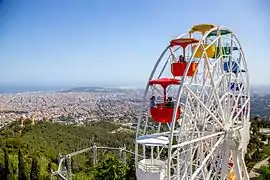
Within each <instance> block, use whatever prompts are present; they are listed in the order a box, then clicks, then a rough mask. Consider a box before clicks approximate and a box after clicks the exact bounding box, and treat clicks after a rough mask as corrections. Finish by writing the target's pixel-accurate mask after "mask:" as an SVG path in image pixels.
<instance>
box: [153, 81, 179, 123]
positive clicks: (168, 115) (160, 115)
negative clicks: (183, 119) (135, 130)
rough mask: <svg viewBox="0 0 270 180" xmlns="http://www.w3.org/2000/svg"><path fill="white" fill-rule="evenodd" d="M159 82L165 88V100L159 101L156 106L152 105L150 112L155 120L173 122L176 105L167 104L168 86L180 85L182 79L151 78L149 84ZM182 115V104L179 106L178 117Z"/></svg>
mask: <svg viewBox="0 0 270 180" xmlns="http://www.w3.org/2000/svg"><path fill="white" fill-rule="evenodd" d="M155 84H159V85H161V86H162V88H163V93H164V101H163V102H162V103H157V104H156V106H151V108H150V113H151V116H152V118H153V119H154V121H155V122H158V123H171V122H172V118H173V112H174V106H168V105H167V103H168V102H167V95H166V91H167V87H168V86H170V85H179V84H180V80H178V79H173V78H161V79H155V80H150V81H149V85H155ZM180 115H181V110H180V106H179V107H178V108H177V112H176V119H179V117H180Z"/></svg>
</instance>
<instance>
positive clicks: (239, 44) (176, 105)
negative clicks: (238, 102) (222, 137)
mask: <svg viewBox="0 0 270 180" xmlns="http://www.w3.org/2000/svg"><path fill="white" fill-rule="evenodd" d="M220 29H227V30H229V31H231V34H232V37H231V38H234V39H235V40H236V42H237V45H238V46H239V52H241V53H242V55H243V57H242V58H243V59H241V60H242V61H243V66H244V67H245V68H244V69H245V70H246V72H245V74H246V75H245V76H244V77H241V78H245V79H246V83H247V90H246V91H245V92H246V94H245V95H246V96H248V97H250V86H249V76H248V68H247V62H246V58H245V54H244V52H243V48H242V45H241V43H240V41H239V39H238V37H237V36H236V35H235V33H234V32H233V31H232V30H231V29H230V28H228V27H226V26H215V27H213V28H212V29H211V30H209V31H207V33H205V34H204V36H203V37H202V39H200V41H199V43H198V44H203V43H202V42H203V41H204V40H205V39H206V38H207V36H208V35H209V34H210V33H211V32H212V31H214V30H220ZM187 34H188V33H186V34H183V35H181V36H179V37H177V38H181V37H182V36H185V35H187ZM219 36H221V35H219ZM168 49H169V46H167V47H166V48H165V50H164V51H163V52H162V54H161V55H160V57H159V59H158V61H157V62H156V64H155V66H154V68H153V70H152V73H151V75H150V77H149V80H151V79H153V76H154V73H155V71H156V69H157V66H159V65H160V63H161V59H162V58H163V56H164V55H165V53H166V52H167V51H168ZM198 49H199V45H198V46H197V47H196V48H195V51H194V53H193V54H192V56H191V59H194V56H195V52H197V51H198ZM167 62H168V60H167V61H166V63H167ZM191 62H192V61H189V62H188V63H187V67H186V69H185V72H184V75H183V76H182V77H181V82H182V83H181V84H180V85H179V88H178V91H177V98H176V104H175V106H174V113H173V117H172V123H171V124H170V131H169V144H168V146H167V147H168V154H167V155H168V158H167V159H168V161H171V159H172V157H173V156H172V150H173V147H174V146H173V143H172V141H173V137H174V134H175V124H176V123H177V122H176V121H177V117H176V111H177V107H178V106H179V105H180V103H181V102H180V98H181V97H182V93H183V91H184V88H185V86H186V85H187V84H185V82H186V81H185V80H186V78H187V71H188V69H189V67H190V65H191ZM230 73H232V72H230ZM221 81H222V79H221ZM148 90H149V81H148V82H147V85H146V88H145V92H144V96H143V103H145V101H146V95H147V92H148ZM238 97H239V96H238ZM223 99H225V96H222V97H221V100H223ZM234 100H235V98H234ZM245 102H246V103H247V104H248V106H250V100H248V101H245ZM248 109H249V108H248ZM249 111H250V110H249ZM249 113H250V112H248V115H247V120H249V116H250V115H249ZM140 114H142V113H140ZM238 116H239V115H238ZM140 121H141V117H140V118H139V121H138V124H137V131H136V139H137V137H138V134H139V131H138V130H139V128H140V125H139V122H140ZM181 122H183V121H181ZM247 122H249V121H247ZM224 130H225V129H224ZM224 133H225V132H222V134H224ZM136 146H137V143H136ZM135 151H136V150H135ZM135 162H137V160H135ZM136 167H137V165H136ZM167 168H168V169H169V168H171V163H170V162H168V163H167ZM168 173H169V172H168ZM169 176H170V175H169ZM194 176H195V175H194Z"/></svg>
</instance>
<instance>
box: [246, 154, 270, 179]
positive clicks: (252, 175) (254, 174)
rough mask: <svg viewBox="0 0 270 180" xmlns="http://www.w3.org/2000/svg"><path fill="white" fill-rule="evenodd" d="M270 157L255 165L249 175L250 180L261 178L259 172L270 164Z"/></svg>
mask: <svg viewBox="0 0 270 180" xmlns="http://www.w3.org/2000/svg"><path fill="white" fill-rule="evenodd" d="M269 158H270V157H268V158H266V159H264V160H262V161H260V162H258V163H257V164H255V166H254V167H253V168H252V169H251V171H250V173H249V178H250V179H255V178H256V177H258V176H259V173H258V170H259V168H260V167H261V166H262V165H267V164H268V159H269Z"/></svg>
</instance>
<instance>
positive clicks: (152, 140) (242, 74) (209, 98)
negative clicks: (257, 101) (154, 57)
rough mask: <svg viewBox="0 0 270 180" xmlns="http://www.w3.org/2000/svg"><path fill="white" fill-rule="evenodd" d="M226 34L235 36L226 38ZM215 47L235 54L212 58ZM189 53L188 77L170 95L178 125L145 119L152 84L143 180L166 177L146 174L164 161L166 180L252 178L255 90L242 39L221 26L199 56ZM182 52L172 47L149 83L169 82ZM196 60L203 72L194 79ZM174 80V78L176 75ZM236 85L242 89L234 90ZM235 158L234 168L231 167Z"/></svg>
mask: <svg viewBox="0 0 270 180" xmlns="http://www.w3.org/2000/svg"><path fill="white" fill-rule="evenodd" d="M221 30H228V31H231V33H230V34H228V35H222V34H221ZM214 31H217V36H214V37H209V36H208V35H209V34H210V33H211V32H214ZM192 36H193V35H192ZM181 37H186V38H189V37H191V35H189V33H187V34H183V35H182V36H180V37H178V38H181ZM194 37H195V38H196V37H197V36H196V35H194ZM206 42H207V44H208V45H206V46H203V47H204V49H203V53H202V56H201V57H200V58H196V57H195V54H196V52H197V51H199V45H204V44H205V43H206ZM210 45H215V46H216V47H218V48H219V50H220V52H222V49H221V48H222V47H224V46H227V48H228V49H229V53H227V54H226V53H222V55H221V56H220V57H214V58H213V57H208V54H207V53H206V49H207V48H208V47H210ZM234 47H235V48H234ZM233 49H235V50H233ZM187 51H188V52H189V53H188V52H187V53H186V54H191V57H189V58H188V61H189V63H188V65H187V67H186V70H185V73H184V76H183V77H180V80H181V84H180V85H179V86H178V87H177V89H173V88H171V89H170V90H168V92H167V93H171V94H170V96H173V97H174V99H175V100H176V101H175V108H174V114H173V118H172V123H170V124H161V123H155V122H153V120H151V119H148V118H146V119H144V118H143V114H145V113H147V110H148V111H149V101H148V100H147V99H148V98H149V96H148V95H149V94H150V92H149V84H148V83H147V85H146V88H145V92H144V95H143V101H142V102H143V104H142V109H141V111H140V116H139V119H138V124H137V133H136V145H135V167H136V169H137V171H136V172H137V178H138V180H142V179H145V178H146V177H147V178H148V179H149V180H154V179H159V178H160V177H161V176H159V177H158V178H157V177H155V176H149V173H151V172H147V173H146V171H145V170H144V169H143V167H144V166H146V165H149V163H150V165H151V166H155V162H156V161H158V162H160V163H161V162H162V163H165V166H166V168H160V169H159V174H163V173H165V174H166V175H165V176H164V178H163V179H166V180H169V179H175V180H176V179H177V180H180V179H181V180H190V179H194V180H195V179H196V180H201V179H202V180H206V179H222V180H223V179H226V178H227V177H228V174H229V172H234V174H235V177H236V178H237V180H238V179H239V180H242V179H245V180H246V179H249V178H248V174H247V170H246V167H245V163H244V158H243V156H244V154H245V152H246V147H247V144H248V141H249V126H250V123H249V118H250V87H249V77H248V69H247V64H246V60H245V55H244V53H243V50H242V47H241V45H240V43H239V40H238V38H237V37H236V35H235V34H234V33H233V31H232V30H230V29H229V28H227V27H225V26H215V27H214V28H212V29H211V30H209V31H208V32H206V33H205V34H204V35H203V36H202V37H201V39H200V41H199V43H198V44H197V47H196V48H195V50H194V52H192V50H191V48H188V49H187ZM179 52H180V49H175V50H172V49H170V48H169V46H168V47H167V48H166V49H165V50H164V51H163V53H162V54H161V56H160V57H159V59H158V61H157V63H156V65H155V67H154V69H153V71H152V73H151V75H150V77H149V80H151V79H155V78H160V77H168V74H166V70H168V69H169V70H170V67H169V66H170V63H171V61H172V58H173V57H176V56H173V55H172V53H173V54H176V55H179ZM192 61H196V62H198V64H199V67H198V71H197V73H196V75H195V76H194V77H188V76H187V72H188V68H189V66H190V65H191V62H192ZM225 62H229V63H230V68H229V72H226V71H225V70H224V63H225ZM232 62H235V63H237V65H238V68H239V69H240V70H241V71H239V72H237V73H234V72H233V68H232V67H233V66H232ZM161 64H163V65H161ZM159 69H161V70H160V71H159ZM170 78H174V77H173V76H172V75H171V77H170ZM175 78H177V77H175ZM178 78H179V77H178ZM232 83H234V86H239V89H238V90H236V89H232V88H231V84H232ZM153 89H154V90H155V89H157V87H155V88H153ZM179 105H181V109H182V115H181V117H180V119H176V118H177V117H176V113H175V112H176V110H177V107H178V106H179ZM148 113H149V112H148ZM159 138H161V140H160V139H159ZM140 157H143V158H140ZM230 157H232V160H233V167H230V166H229V158H230ZM162 167H163V166H162ZM155 169H156V170H157V169H158V168H155ZM143 172H144V173H143ZM154 173H157V171H155V172H154Z"/></svg>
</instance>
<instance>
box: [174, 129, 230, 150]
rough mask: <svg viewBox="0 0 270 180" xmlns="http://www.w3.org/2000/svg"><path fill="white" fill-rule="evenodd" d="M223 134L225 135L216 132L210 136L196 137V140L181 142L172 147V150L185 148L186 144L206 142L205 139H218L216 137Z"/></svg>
mask: <svg viewBox="0 0 270 180" xmlns="http://www.w3.org/2000/svg"><path fill="white" fill-rule="evenodd" d="M223 134H225V132H217V133H212V134H209V135H205V136H203V137H198V138H196V139H192V140H189V141H185V142H182V143H180V144H176V145H172V149H174V148H178V147H183V146H186V145H188V144H192V143H196V142H199V141H203V140H206V139H210V138H214V137H218V136H221V135H223Z"/></svg>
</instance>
